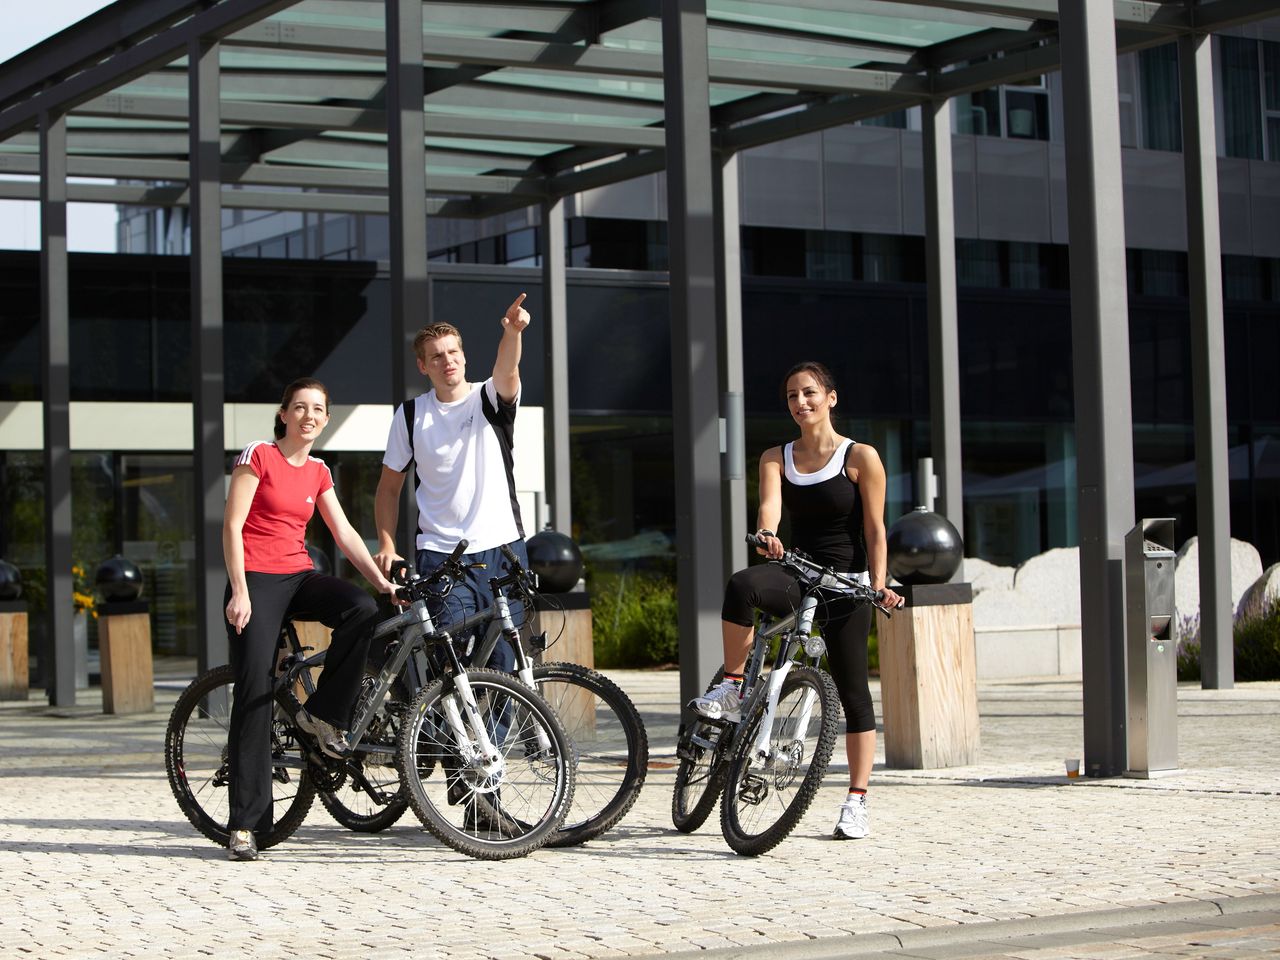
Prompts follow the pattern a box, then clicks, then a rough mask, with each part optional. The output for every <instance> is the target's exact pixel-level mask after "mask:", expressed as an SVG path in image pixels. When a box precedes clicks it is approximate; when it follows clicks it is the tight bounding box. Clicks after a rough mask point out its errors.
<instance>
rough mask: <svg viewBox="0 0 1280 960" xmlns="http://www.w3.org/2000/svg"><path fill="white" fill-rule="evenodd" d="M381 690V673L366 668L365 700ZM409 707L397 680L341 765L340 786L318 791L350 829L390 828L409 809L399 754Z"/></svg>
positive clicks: (335, 814) (360, 831) (330, 813)
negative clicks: (357, 742)
mask: <svg viewBox="0 0 1280 960" xmlns="http://www.w3.org/2000/svg"><path fill="white" fill-rule="evenodd" d="M377 688H378V671H377V670H375V669H374V668H373V667H372V665H370V666H367V667H366V668H365V675H364V680H363V681H362V686H361V692H360V696H361V699H362V700H363V699H365V698H367V697H370V696H372V695H373V692H374V691H375V690H377ZM408 709H409V694H408V692H407V691H406V690H405V688H404V684H403V683H401V682H400V681H399V680H397V681H396V682H395V683H393V684H392V685H391V689H390V690H388V691H387V693H386V695H385V696H384V698H383V701H382V703H380V704H379V705H378V708H377V710H376V712H375V713H374V715H373V719H372V720H371V721H370V722H369V727H368V729H367V730H366V731H365V734H364V737H363V738H362V739H361V741H360V745H359V746H358V747H357V748H356V754H355V756H353V757H351V758H349V759H348V760H345V761H344V762H343V770H342V772H341V773H340V774H338V777H337V783H336V785H335V786H333V787H332V788H331V789H321V790H320V791H319V793H320V802H321V803H323V804H324V808H325V809H326V810H328V811H329V815H330V816H331V817H333V819H334V820H337V821H338V823H340V824H342V825H343V826H344V827H346V828H347V829H348V830H355V831H357V832H358V833H377V832H379V831H381V830H386V829H387V828H388V827H390V826H391V825H392V824H394V823H395V822H396V821H397V820H399V819H400V818H401V817H402V816H404V812H405V811H406V810H408V809H409V797H408V792H407V791H406V790H405V787H404V783H403V780H402V778H401V776H400V763H399V758H398V755H397V753H398V750H399V746H400V725H401V723H402V722H403V721H404V715H405V712H406V711H407V710H408Z"/></svg>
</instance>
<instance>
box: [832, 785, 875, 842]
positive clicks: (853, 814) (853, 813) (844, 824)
mask: <svg viewBox="0 0 1280 960" xmlns="http://www.w3.org/2000/svg"><path fill="white" fill-rule="evenodd" d="M869 833H871V825H870V823H869V822H868V820H867V796H866V794H863V793H855V794H852V795H851V796H850V797H849V799H848V800H846V801H845V802H844V803H842V804H840V819H839V820H837V821H836V828H835V830H833V831H832V832H831V839H832V840H861V839H862V838H863V837H865V836H867V835H868V834H869Z"/></svg>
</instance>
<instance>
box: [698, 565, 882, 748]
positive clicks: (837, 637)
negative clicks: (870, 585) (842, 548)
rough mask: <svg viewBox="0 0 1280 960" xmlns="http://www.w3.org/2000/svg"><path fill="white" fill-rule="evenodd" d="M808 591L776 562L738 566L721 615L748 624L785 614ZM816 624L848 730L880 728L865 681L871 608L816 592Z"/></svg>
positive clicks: (847, 599) (857, 730)
mask: <svg viewBox="0 0 1280 960" xmlns="http://www.w3.org/2000/svg"><path fill="white" fill-rule="evenodd" d="M803 595H804V593H803V591H802V590H801V589H800V585H799V584H798V583H797V582H796V578H795V577H794V576H792V575H791V574H790V573H788V572H787V571H786V570H785V569H784V568H783V567H781V566H779V565H778V564H776V563H763V564H759V565H757V566H754V567H747V568H746V569H745V570H739V571H738V572H737V573H735V574H734V575H733V576H732V577H730V578H729V585H728V587H726V588H725V591H724V606H723V607H722V609H721V611H720V618H721V619H722V620H727V621H728V622H729V623H736V624H738V625H739V626H743V627H749V626H752V625H753V624H754V623H755V611H756V610H763V611H764V612H765V613H767V614H769V615H770V616H773V617H785V616H786V615H787V614H789V613H791V612H792V611H793V610H795V609H796V608H797V607H799V606H800V599H801V597H802V596H803ZM813 619H814V622H815V623H817V625H818V629H819V630H821V631H822V637H823V639H824V640H826V641H827V665H828V666H829V667H830V668H831V679H833V680H834V681H835V682H836V691H837V692H838V693H839V694H840V703H841V705H842V706H843V707H844V720H845V732H846V733H866V732H867V731H869V730H874V729H875V728H876V715H875V709H874V708H873V707H872V705H871V687H870V685H869V683H868V681H867V635H868V634H870V632H871V606H870V605H869V604H865V603H855V602H854V601H853V600H852V599H850V598H849V597H845V596H841V595H840V594H837V593H831V592H826V591H824V592H823V593H821V594H819V596H818V609H817V611H816V612H815V613H814V618H813Z"/></svg>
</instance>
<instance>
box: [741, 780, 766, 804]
mask: <svg viewBox="0 0 1280 960" xmlns="http://www.w3.org/2000/svg"><path fill="white" fill-rule="evenodd" d="M767 796H769V781H768V780H766V779H765V778H764V777H761V776H757V775H756V774H754V773H749V774H747V775H746V776H745V777H743V778H742V783H741V784H740V785H739V786H738V799H739V800H741V801H742V802H743V803H746V804H750V805H751V806H753V807H754V806H759V805H760V804H761V803H763V802H764V800H765V797H767Z"/></svg>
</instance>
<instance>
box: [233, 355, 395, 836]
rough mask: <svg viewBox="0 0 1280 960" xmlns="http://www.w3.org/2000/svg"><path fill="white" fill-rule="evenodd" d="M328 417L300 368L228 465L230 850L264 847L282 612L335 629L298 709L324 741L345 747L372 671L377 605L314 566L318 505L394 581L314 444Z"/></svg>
mask: <svg viewBox="0 0 1280 960" xmlns="http://www.w3.org/2000/svg"><path fill="white" fill-rule="evenodd" d="M328 422H329V392H328V391H327V390H326V389H325V386H324V384H323V383H321V382H320V381H319V380H312V379H302V380H295V381H294V382H293V383H291V384H289V386H288V388H287V389H286V390H285V392H284V399H283V400H281V401H280V409H279V410H278V411H276V422H275V425H274V426H275V435H276V440H275V442H274V443H267V442H264V441H259V442H255V443H251V444H249V446H247V447H245V449H244V452H243V453H242V454H240V457H239V458H238V459H237V460H236V465H235V468H234V469H233V470H232V472H231V488H230V490H229V491H228V493H227V508H226V514H225V516H224V518H223V524H222V550H223V553H224V555H225V558H226V564H227V578H228V582H227V590H226V596H225V600H224V603H225V604H226V614H227V637H228V639H229V642H230V648H231V664H232V668H233V670H234V671H235V684H236V688H235V689H236V696H235V702H234V704H233V706H232V710H231V730H230V734H229V738H228V748H229V751H230V761H231V812H230V817H229V821H228V826H229V827H230V830H231V840H230V843H229V845H228V849H229V851H230V856H231V859H233V860H253V859H256V858H257V855H258V850H257V843H256V840H255V838H254V833H255V832H256V833H264V832H266V831H267V830H269V829H270V828H271V802H272V801H271V775H272V770H271V720H272V711H273V699H272V695H273V691H272V686H273V677H272V673H273V670H274V667H275V657H276V644H277V641H278V639H279V636H280V628H281V626H282V625H283V623H284V621H285V619H286V618H289V617H292V616H294V615H295V614H297V613H300V612H303V611H305V612H306V613H307V615H308V617H310V618H314V619H316V620H319V621H320V622H321V623H323V624H324V625H325V626H327V627H331V628H332V629H333V638H332V641H331V644H330V647H329V652H328V654H327V655H326V657H325V665H324V671H323V672H322V673H321V674H320V681H319V683H318V685H317V687H316V691H315V693H313V694H312V695H311V697H310V698H309V699H308V700H307V705H306V707H305V708H304V709H303V710H301V711H299V713H298V716H297V718H296V720H297V722H298V725H299V726H300V727H301V728H302V729H303V730H304V731H306V732H308V733H311V734H313V735H314V736H315V737H316V739H317V741H318V742H319V744H320V747H321V749H322V750H324V751H325V752H326V753H329V754H331V755H334V756H340V755H341V754H342V753H343V751H344V750H345V743H344V740H343V737H344V734H343V733H342V730H345V729H346V728H347V727H348V726H349V725H350V720H351V712H352V709H353V708H354V706H355V702H356V698H357V696H358V695H359V693H360V683H361V680H362V679H363V677H364V664H365V659H366V657H367V655H368V652H369V639H370V635H371V634H372V632H373V627H374V624H375V618H376V615H377V610H378V606H377V603H376V602H375V601H374V599H373V598H372V597H371V596H369V594H368V593H366V592H365V591H364V590H362V589H360V588H359V587H357V586H355V585H354V584H352V583H348V582H347V581H345V580H340V579H338V578H337V577H331V576H326V575H325V574H322V573H317V572H316V570H315V567H314V565H313V564H312V562H311V557H310V556H309V555H308V554H307V548H306V543H305V540H304V538H305V535H306V529H307V522H308V521H309V520H310V519H311V516H312V514H313V513H314V512H315V509H316V507H319V508H320V516H321V517H323V518H324V522H325V524H326V525H327V526H328V527H329V530H330V532H332V534H333V539H334V541H335V542H336V543H337V544H338V546H339V547H340V548H341V549H342V552H343V553H344V554H346V556H347V559H349V560H350V561H351V562H352V563H353V564H355V566H356V568H357V569H358V570H359V571H360V572H361V573H362V574H364V576H365V578H366V579H367V580H368V581H369V582H370V583H371V584H373V585H374V586H375V587H376V588H377V589H378V590H379V591H380V592H382V593H388V594H389V593H391V592H392V590H393V587H392V585H391V584H390V583H389V582H388V581H387V579H386V578H385V577H384V576H383V575H382V572H381V571H380V570H379V569H378V567H377V565H376V564H374V562H373V559H372V558H371V557H370V556H369V550H368V548H367V547H365V544H364V540H362V539H361V538H360V535H359V534H358V533H356V531H355V530H354V529H353V528H352V526H351V524H350V523H349V522H348V521H347V517H346V514H344V513H343V512H342V507H341V505H340V504H339V503H338V498H337V495H336V494H335V493H334V492H333V478H332V476H331V475H330V473H329V468H328V466H326V465H325V462H324V461H323V460H320V459H318V458H316V457H313V456H311V446H312V444H314V443H315V441H316V438H317V437H319V436H320V433H321V431H323V430H324V428H325V425H326V424H327V423H328Z"/></svg>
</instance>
